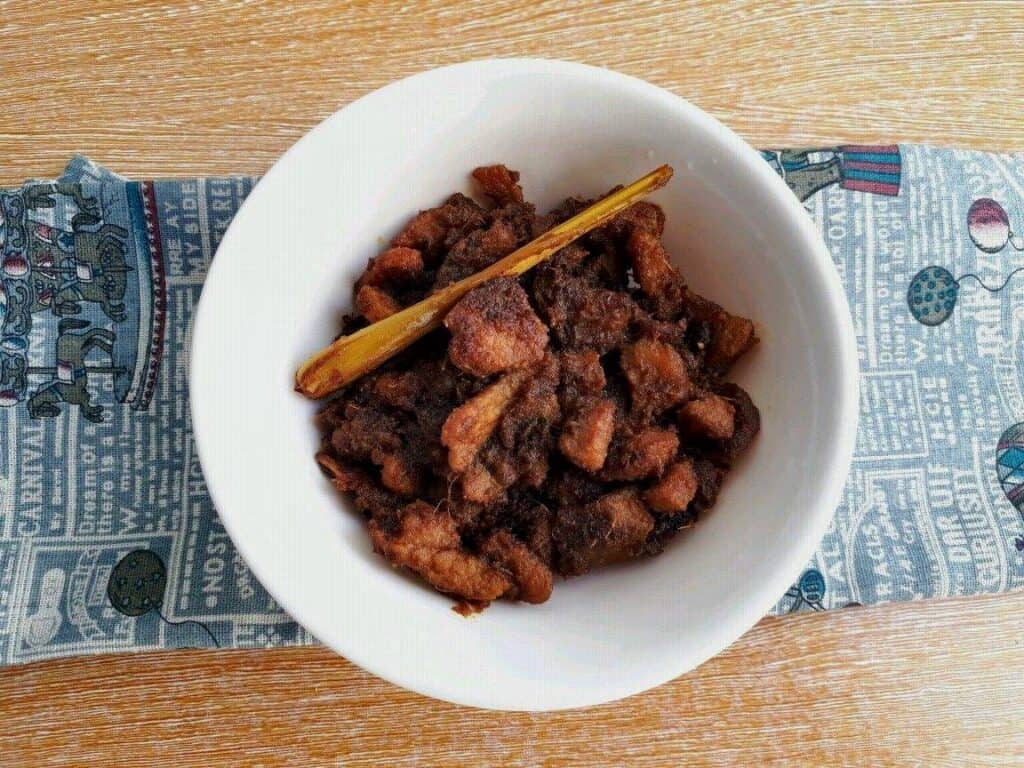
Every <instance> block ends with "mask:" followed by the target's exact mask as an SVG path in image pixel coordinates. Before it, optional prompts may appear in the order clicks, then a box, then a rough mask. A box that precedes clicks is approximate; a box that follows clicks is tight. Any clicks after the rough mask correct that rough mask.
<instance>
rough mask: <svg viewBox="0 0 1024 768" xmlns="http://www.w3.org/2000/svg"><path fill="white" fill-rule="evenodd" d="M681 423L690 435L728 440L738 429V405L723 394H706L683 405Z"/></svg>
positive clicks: (680, 412) (680, 413)
mask: <svg viewBox="0 0 1024 768" xmlns="http://www.w3.org/2000/svg"><path fill="white" fill-rule="evenodd" d="M679 423H680V424H682V426H683V431H684V432H685V433H686V434H688V435H696V436H698V437H706V438H708V439H709V440H728V439H729V438H730V437H732V433H733V431H734V430H735V429H736V407H735V406H734V405H733V404H732V403H730V402H729V401H728V400H726V399H725V398H724V397H722V396H721V395H705V396H704V397H701V398H699V399H697V400H691V401H690V402H688V403H687V404H686V405H684V406H683V407H682V409H681V410H680V411H679Z"/></svg>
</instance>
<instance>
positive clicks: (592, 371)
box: [559, 349, 607, 405]
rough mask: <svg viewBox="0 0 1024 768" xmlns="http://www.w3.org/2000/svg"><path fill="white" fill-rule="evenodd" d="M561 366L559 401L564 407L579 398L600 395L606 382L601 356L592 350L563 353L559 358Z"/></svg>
mask: <svg viewBox="0 0 1024 768" xmlns="http://www.w3.org/2000/svg"><path fill="white" fill-rule="evenodd" d="M559 359H560V361H561V364H562V389H561V393H560V395H561V400H562V403H563V404H565V405H569V404H572V403H575V402H577V401H578V400H580V399H581V398H589V397H596V396H598V395H600V394H601V391H602V390H603V389H604V386H605V384H606V383H607V382H606V379H605V375H604V368H603V367H602V366H601V356H600V355H598V354H597V352H595V351H594V350H592V349H584V350H582V351H580V352H564V353H563V354H562V355H561V357H560V358H559Z"/></svg>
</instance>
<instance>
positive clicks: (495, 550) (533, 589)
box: [480, 531, 555, 603]
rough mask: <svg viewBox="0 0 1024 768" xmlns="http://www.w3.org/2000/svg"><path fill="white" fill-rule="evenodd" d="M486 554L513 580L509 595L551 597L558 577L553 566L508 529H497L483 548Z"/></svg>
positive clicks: (533, 600) (538, 599) (528, 598)
mask: <svg viewBox="0 0 1024 768" xmlns="http://www.w3.org/2000/svg"><path fill="white" fill-rule="evenodd" d="M480 552H481V554H483V556H484V557H485V558H486V559H487V560H488V561H489V562H490V563H491V564H492V565H494V566H495V567H496V568H498V570H500V571H502V572H503V573H505V574H506V575H507V576H508V578H509V579H510V580H511V581H512V584H513V589H512V590H511V592H510V594H509V595H508V597H511V598H513V599H517V600H522V601H523V602H526V603H543V602H545V601H546V600H547V599H548V598H549V597H551V590H552V588H553V587H554V582H555V577H554V574H553V573H551V569H550V568H548V566H547V565H546V564H545V563H544V561H543V560H541V558H540V557H538V556H537V554H536V553H535V552H533V550H531V549H530V548H529V547H528V546H527V545H526V544H525V543H523V542H521V541H519V540H518V539H517V538H516V537H515V536H513V535H512V534H511V533H509V532H508V531H495V532H494V533H492V534H491V535H490V536H488V537H487V539H486V540H485V541H484V543H483V545H482V546H481V547H480Z"/></svg>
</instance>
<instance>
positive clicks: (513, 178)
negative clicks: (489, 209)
mask: <svg viewBox="0 0 1024 768" xmlns="http://www.w3.org/2000/svg"><path fill="white" fill-rule="evenodd" d="M473 178H474V179H476V181H477V183H478V184H479V185H480V189H481V190H482V191H483V193H484V194H485V195H487V196H488V197H489V198H491V200H493V201H494V202H495V204H497V205H505V204H506V203H521V202H523V189H522V187H520V186H519V172H518V171H510V170H509V169H508V168H506V167H505V166H504V165H485V166H481V167H480V168H477V169H476V170H475V171H473Z"/></svg>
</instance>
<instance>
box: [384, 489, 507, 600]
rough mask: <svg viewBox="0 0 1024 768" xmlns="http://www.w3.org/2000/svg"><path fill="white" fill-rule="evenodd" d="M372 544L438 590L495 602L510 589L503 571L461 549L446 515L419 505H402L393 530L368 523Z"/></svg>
mask: <svg viewBox="0 0 1024 768" xmlns="http://www.w3.org/2000/svg"><path fill="white" fill-rule="evenodd" d="M370 540H371V541H372V542H373V548H374V550H375V551H376V552H378V553H379V554H381V555H383V556H384V557H386V558H387V559H388V561H389V562H391V564H392V565H396V566H401V567H404V568H408V569H409V570H411V571H415V572H416V573H418V574H419V575H420V576H422V577H423V578H424V579H426V580H427V581H429V582H430V583H431V584H433V585H434V586H435V587H436V588H437V589H439V590H441V591H442V592H447V593H449V594H452V595H457V596H458V597H461V598H464V599H466V600H497V599H498V598H499V597H501V596H502V595H504V594H505V593H506V592H508V591H509V590H510V589H512V587H513V585H512V581H511V580H510V579H509V578H508V577H507V576H506V575H505V574H504V573H502V571H500V570H498V569H497V568H495V567H494V566H492V565H489V564H488V563H486V562H485V561H484V560H483V559H482V558H480V557H478V556H476V555H472V554H470V553H468V552H466V551H465V550H464V549H463V548H462V541H461V540H460V538H459V532H458V529H457V528H456V527H455V521H454V520H452V518H451V516H450V515H449V514H448V513H447V512H441V511H438V510H435V509H434V508H433V507H431V506H430V505H429V504H426V503H424V502H422V501H414V502H412V503H411V504H409V505H408V506H406V507H405V508H404V509H403V510H402V511H401V516H400V519H399V520H398V522H397V525H395V526H394V527H393V529H392V530H388V529H387V527H385V526H383V525H381V524H380V523H378V522H377V521H376V520H372V521H371V522H370Z"/></svg>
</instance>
